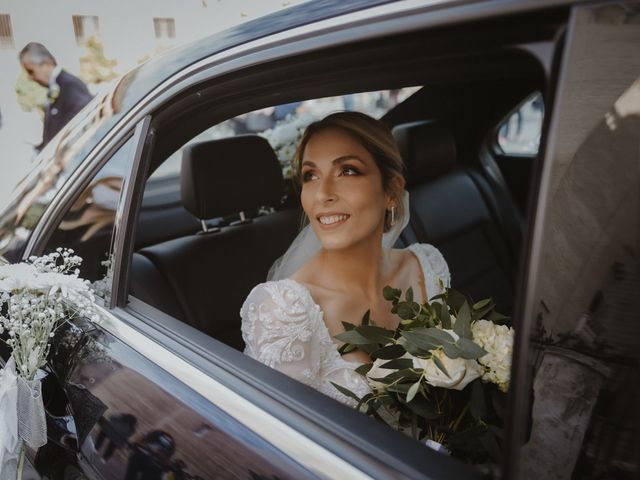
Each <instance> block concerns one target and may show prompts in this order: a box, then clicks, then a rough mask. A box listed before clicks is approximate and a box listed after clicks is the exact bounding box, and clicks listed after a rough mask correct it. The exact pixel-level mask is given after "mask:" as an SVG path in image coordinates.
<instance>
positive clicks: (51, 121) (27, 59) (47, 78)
mask: <svg viewBox="0 0 640 480" xmlns="http://www.w3.org/2000/svg"><path fill="white" fill-rule="evenodd" d="M19 58H20V63H21V64H22V67H23V68H24V69H25V71H26V72H27V74H28V75H29V79H30V80H33V81H34V82H37V83H39V84H40V85H42V86H43V87H46V88H47V103H46V106H45V111H44V131H43V134H42V142H41V143H40V145H38V146H37V147H35V148H36V150H38V151H39V150H42V149H43V148H44V147H45V145H46V144H47V143H49V141H50V140H51V139H52V138H53V137H54V136H55V135H56V134H57V133H58V132H59V131H60V130H61V129H62V127H64V126H65V125H66V124H67V122H69V120H71V119H72V118H73V117H74V116H75V114H76V113H78V112H79V111H80V110H82V108H83V107H84V106H85V105H86V104H87V103H88V102H89V100H91V94H90V93H89V90H88V89H87V86H86V85H85V84H84V82H83V81H82V80H80V79H79V78H78V77H76V76H74V75H71V74H70V73H68V72H65V71H64V70H62V69H61V68H60V67H59V66H58V63H57V62H56V59H55V58H54V56H53V55H51V52H49V50H47V48H46V47H45V46H44V45H42V44H41V43H37V42H31V43H29V44H27V46H26V47H24V48H23V49H22V51H21V52H20V56H19Z"/></svg>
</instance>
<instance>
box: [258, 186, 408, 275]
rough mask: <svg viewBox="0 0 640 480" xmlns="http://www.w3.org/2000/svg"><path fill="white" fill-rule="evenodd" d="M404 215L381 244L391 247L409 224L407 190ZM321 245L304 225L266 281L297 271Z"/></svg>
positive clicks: (272, 268) (403, 198)
mask: <svg viewBox="0 0 640 480" xmlns="http://www.w3.org/2000/svg"><path fill="white" fill-rule="evenodd" d="M402 205H403V207H404V217H403V218H402V221H401V222H397V223H396V224H395V225H393V226H392V227H391V229H390V230H389V231H388V232H387V233H385V234H384V235H383V236H382V246H383V247H385V248H393V246H394V245H395V243H396V240H398V237H400V233H402V230H404V228H405V227H406V226H407V225H408V224H409V192H407V191H406V190H404V192H403V194H402ZM321 248H322V245H321V244H320V240H319V239H318V237H317V236H316V234H315V232H314V231H313V228H312V227H311V225H307V226H306V227H304V228H303V229H302V230H301V231H300V233H299V234H298V236H297V237H296V238H295V239H294V240H293V242H292V243H291V245H290V246H289V248H288V249H287V251H286V252H285V253H284V255H282V256H281V257H280V258H279V259H277V260H276V261H275V262H274V264H273V265H272V266H271V268H270V269H269V273H268V275H267V280H268V281H275V280H284V279H285V278H289V277H291V275H293V274H294V273H295V272H297V271H298V270H299V269H300V267H302V265H304V263H305V262H306V261H307V260H309V259H310V258H312V257H313V256H314V255H315V254H317V253H318V252H319V251H320V249H321Z"/></svg>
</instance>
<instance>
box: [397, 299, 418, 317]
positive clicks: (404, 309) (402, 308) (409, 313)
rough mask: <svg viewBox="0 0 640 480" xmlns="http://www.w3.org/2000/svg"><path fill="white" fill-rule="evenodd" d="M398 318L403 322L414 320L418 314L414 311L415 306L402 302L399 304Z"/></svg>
mask: <svg viewBox="0 0 640 480" xmlns="http://www.w3.org/2000/svg"><path fill="white" fill-rule="evenodd" d="M397 310H398V316H399V317H400V318H402V319H403V320H409V319H410V318H414V317H415V316H416V312H415V310H414V309H413V305H412V304H411V303H408V302H400V303H398V309H397Z"/></svg>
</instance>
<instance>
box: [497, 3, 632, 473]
mask: <svg viewBox="0 0 640 480" xmlns="http://www.w3.org/2000/svg"><path fill="white" fill-rule="evenodd" d="M567 38H568V39H570V41H569V44H568V47H567V51H566V52H565V53H564V54H563V58H565V63H564V66H563V69H562V73H561V85H560V87H559V89H558V92H559V94H558V95H559V96H558V98H557V99H556V101H555V102H554V103H555V107H554V112H553V118H552V121H551V122H552V125H555V127H554V131H553V132H552V133H551V135H550V138H552V139H554V140H553V143H552V144H550V145H549V146H548V148H547V150H548V156H547V158H546V159H545V161H548V162H550V165H549V170H548V175H547V177H546V178H545V179H544V181H546V182H548V185H547V187H546V190H547V192H548V193H547V197H546V198H545V199H544V202H545V203H544V205H545V208H544V211H543V212H542V214H541V218H542V219H543V221H544V223H543V224H541V226H540V228H541V240H540V244H539V246H538V248H539V263H538V264H537V265H535V266H533V267H532V268H533V269H534V271H535V272H536V278H537V280H536V282H535V284H534V285H531V286H530V288H531V291H532V292H535V296H534V297H533V298H532V300H531V303H530V304H531V305H532V311H529V312H527V318H528V319H529V321H530V322H532V330H533V333H534V335H532V336H531V337H530V338H531V339H532V343H531V344H530V349H531V350H530V351H531V354H530V356H529V359H528V362H529V364H528V365H522V366H521V367H520V368H521V371H524V370H525V369H527V370H528V369H531V371H532V375H531V383H530V384H527V385H526V388H524V389H522V390H521V394H522V396H523V397H524V398H528V399H530V408H527V409H526V410H525V411H524V412H522V414H521V415H520V416H519V419H518V420H519V422H521V423H522V426H521V427H520V428H521V431H522V432H523V434H524V435H523V437H524V438H523V441H522V444H523V447H522V452H521V453H522V458H521V462H520V463H521V471H520V472H519V474H518V473H517V472H512V473H513V475H510V476H512V477H513V478H516V477H517V478H520V477H522V478H585V479H594V478H632V477H635V476H637V473H638V471H639V468H640V466H639V463H638V462H639V459H640V457H639V456H638V452H639V451H640V442H639V440H638V439H639V436H638V433H639V431H640V423H639V420H638V419H639V417H638V413H637V405H638V401H639V400H640V388H639V385H638V381H637V380H638V367H639V365H640V363H639V362H640V357H638V351H639V350H640V349H639V347H640V345H639V343H638V342H639V339H640V331H639V330H638V325H640V317H639V314H638V312H639V311H640V310H639V309H638V307H639V306H640V304H639V303H638V299H639V297H638V291H639V287H640V276H639V272H640V263H639V259H640V249H639V245H640V244H639V243H638V239H639V238H640V231H639V228H640V225H639V224H640V222H639V219H640V210H639V206H640V182H638V172H639V171H640V150H639V149H638V145H639V144H640V77H639V76H638V72H640V57H639V56H638V45H639V44H640V12H638V10H637V9H635V10H634V9H632V8H625V6H624V5H616V6H608V7H585V8H581V9H577V10H576V11H574V17H573V19H572V24H571V26H570V29H569V31H568V33H567ZM537 255H538V254H534V258H537ZM524 337H525V339H526V338H529V337H528V336H527V334H526V333H524ZM525 341H526V340H525ZM523 378H524V376H523ZM515 443H520V442H515Z"/></svg>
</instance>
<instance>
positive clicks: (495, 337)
mask: <svg viewBox="0 0 640 480" xmlns="http://www.w3.org/2000/svg"><path fill="white" fill-rule="evenodd" d="M471 332H472V333H473V339H474V341H475V342H476V343H477V344H478V345H480V346H481V347H482V348H484V349H485V350H486V351H487V354H486V355H484V356H482V357H480V358H479V359H478V361H479V362H480V364H482V365H484V366H485V367H486V368H485V372H484V373H483V375H482V379H483V380H484V381H486V382H491V383H495V384H496V385H498V387H499V388H500V390H502V391H503V392H506V391H507V390H508V388H509V381H510V379H511V357H512V355H513V335H514V330H513V328H510V327H507V326H506V325H496V324H495V323H493V322H490V321H488V320H478V321H477V322H474V323H473V324H472V325H471Z"/></svg>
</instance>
